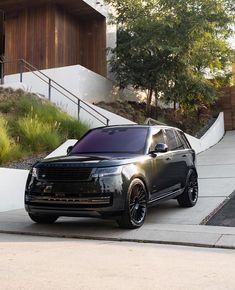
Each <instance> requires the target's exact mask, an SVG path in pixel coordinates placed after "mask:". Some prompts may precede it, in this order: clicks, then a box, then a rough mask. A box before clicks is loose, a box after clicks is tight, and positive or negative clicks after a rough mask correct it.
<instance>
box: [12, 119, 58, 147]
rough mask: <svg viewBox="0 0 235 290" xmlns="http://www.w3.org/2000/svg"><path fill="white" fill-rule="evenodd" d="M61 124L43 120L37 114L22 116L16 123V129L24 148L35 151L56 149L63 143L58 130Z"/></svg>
mask: <svg viewBox="0 0 235 290" xmlns="http://www.w3.org/2000/svg"><path fill="white" fill-rule="evenodd" d="M58 128H59V124H58V123H57V122H55V123H54V124H50V123H45V122H42V121H41V120H40V119H39V118H38V117H37V115H34V116H27V117H25V118H20V119H19V120H18V121H17V123H16V130H17V133H18V136H19V138H20V142H21V144H22V145H24V148H26V147H28V148H29V149H30V150H31V151H33V152H45V151H48V150H54V149H55V148H56V147H57V146H59V145H60V143H61V139H62V138H61V136H60V135H59V132H58Z"/></svg>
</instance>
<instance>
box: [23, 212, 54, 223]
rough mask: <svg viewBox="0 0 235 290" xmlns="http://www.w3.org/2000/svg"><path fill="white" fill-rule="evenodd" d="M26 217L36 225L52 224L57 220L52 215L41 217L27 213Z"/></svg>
mask: <svg viewBox="0 0 235 290" xmlns="http://www.w3.org/2000/svg"><path fill="white" fill-rule="evenodd" d="M28 215H29V217H30V218H31V220H32V221H34V222H35V223H38V224H53V223H54V222H55V221H56V220H57V219H58V216H54V215H42V214H34V213H28Z"/></svg>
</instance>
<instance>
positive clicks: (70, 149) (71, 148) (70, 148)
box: [67, 146, 73, 155]
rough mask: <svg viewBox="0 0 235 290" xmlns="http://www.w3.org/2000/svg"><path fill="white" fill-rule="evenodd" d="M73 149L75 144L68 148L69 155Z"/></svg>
mask: <svg viewBox="0 0 235 290" xmlns="http://www.w3.org/2000/svg"><path fill="white" fill-rule="evenodd" d="M72 150H73V146H69V147H68V149H67V155H69V153H70V152H71V151H72Z"/></svg>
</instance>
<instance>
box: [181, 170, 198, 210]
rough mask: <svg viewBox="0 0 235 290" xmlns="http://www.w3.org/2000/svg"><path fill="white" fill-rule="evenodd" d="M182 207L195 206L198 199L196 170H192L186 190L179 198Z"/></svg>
mask: <svg viewBox="0 0 235 290" xmlns="http://www.w3.org/2000/svg"><path fill="white" fill-rule="evenodd" d="M177 201H178V203H179V205H180V206H181V207H193V206H195V204H196V203H197V201H198V180H197V174H196V172H195V171H193V170H190V171H189V174H188V177H187V182H186V186H185V189H184V192H183V193H182V194H181V195H180V196H179V197H178V198H177Z"/></svg>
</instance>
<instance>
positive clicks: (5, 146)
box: [0, 117, 22, 164]
mask: <svg viewBox="0 0 235 290" xmlns="http://www.w3.org/2000/svg"><path fill="white" fill-rule="evenodd" d="M0 132H1V134H0V164H2V163H4V162H8V161H11V160H15V159H19V158H21V157H22V153H21V151H20V147H19V146H18V145H16V144H15V142H14V140H13V139H12V138H10V137H9V135H8V130H7V122H6V121H5V120H4V119H3V118H2V117H0Z"/></svg>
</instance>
